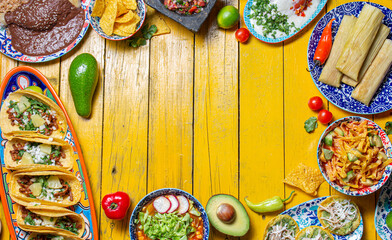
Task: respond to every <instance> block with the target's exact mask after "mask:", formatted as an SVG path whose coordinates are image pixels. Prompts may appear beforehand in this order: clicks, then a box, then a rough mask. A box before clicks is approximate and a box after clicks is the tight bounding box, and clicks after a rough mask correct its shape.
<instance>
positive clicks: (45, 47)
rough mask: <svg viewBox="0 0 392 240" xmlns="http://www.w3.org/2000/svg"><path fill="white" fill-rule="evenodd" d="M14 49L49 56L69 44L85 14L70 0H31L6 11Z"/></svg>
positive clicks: (30, 54) (26, 53)
mask: <svg viewBox="0 0 392 240" xmlns="http://www.w3.org/2000/svg"><path fill="white" fill-rule="evenodd" d="M5 20H6V22H7V24H8V29H9V32H10V34H11V37H12V38H11V43H12V46H13V47H14V48H15V50H17V51H19V52H22V53H23V54H25V55H29V56H42V55H49V54H52V53H55V52H58V51H60V50H61V49H63V48H65V47H67V46H69V45H70V44H71V43H72V42H73V41H74V40H75V39H76V38H77V37H78V35H79V33H80V32H81V31H82V28H83V24H84V20H85V16H84V11H83V9H81V8H77V7H75V6H74V5H73V4H72V3H71V2H69V1H68V0H30V1H29V2H28V3H26V4H23V5H21V6H19V7H18V8H17V9H15V10H14V11H12V12H7V13H6V14H5Z"/></svg>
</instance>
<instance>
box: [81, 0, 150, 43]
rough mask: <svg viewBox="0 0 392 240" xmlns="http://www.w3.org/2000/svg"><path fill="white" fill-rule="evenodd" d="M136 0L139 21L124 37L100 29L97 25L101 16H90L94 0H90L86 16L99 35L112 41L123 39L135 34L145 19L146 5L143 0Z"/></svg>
mask: <svg viewBox="0 0 392 240" xmlns="http://www.w3.org/2000/svg"><path fill="white" fill-rule="evenodd" d="M136 1H137V9H136V12H137V15H138V16H139V17H140V22H139V23H138V24H137V26H136V31H135V32H134V33H133V34H131V35H129V36H126V37H122V36H118V35H115V34H113V35H111V36H109V35H107V34H106V33H104V32H103V31H102V28H101V27H100V26H99V21H100V20H101V18H100V17H92V16H91V14H92V12H93V9H94V5H95V2H96V0H91V2H90V6H89V9H88V17H89V19H90V22H91V26H92V27H93V29H94V31H95V32H97V33H98V34H99V35H100V36H101V37H103V38H106V39H109V40H114V41H120V40H124V39H127V38H130V37H132V36H133V35H135V34H136V33H137V32H138V31H139V30H140V28H141V27H142V26H143V23H144V20H145V19H146V13H147V9H146V5H145V3H144V1H143V0H136Z"/></svg>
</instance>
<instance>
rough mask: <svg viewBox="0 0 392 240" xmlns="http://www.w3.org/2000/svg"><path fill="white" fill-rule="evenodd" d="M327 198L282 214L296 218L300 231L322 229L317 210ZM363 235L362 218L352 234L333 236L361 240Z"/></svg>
mask: <svg viewBox="0 0 392 240" xmlns="http://www.w3.org/2000/svg"><path fill="white" fill-rule="evenodd" d="M326 198H327V197H321V198H316V199H313V200H310V201H307V202H304V203H301V204H299V205H297V206H295V207H292V208H290V209H288V210H286V211H284V212H282V213H281V215H282V214H286V215H289V216H291V217H292V218H294V220H295V221H296V222H297V223H298V226H299V229H300V230H302V229H304V228H306V227H310V226H319V227H321V223H320V221H319V220H318V218H317V209H318V205H319V204H320V203H321V202H322V201H324V200H325V199H326ZM362 234H363V220H362V216H361V223H360V224H359V227H358V228H357V229H356V230H355V231H354V232H352V233H351V234H348V235H345V236H339V235H335V234H332V235H333V237H334V238H335V240H359V239H361V237H362Z"/></svg>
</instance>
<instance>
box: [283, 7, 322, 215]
mask: <svg viewBox="0 0 392 240" xmlns="http://www.w3.org/2000/svg"><path fill="white" fill-rule="evenodd" d="M323 12H324V11H323ZM320 18H321V16H320V15H319V16H318V17H317V18H316V19H315V21H314V22H313V23H311V24H310V25H309V26H308V27H306V28H305V29H304V31H303V32H301V33H300V34H299V35H298V37H296V38H294V39H292V40H289V41H288V42H287V43H285V46H284V120H285V128H284V129H285V130H284V131H285V137H284V139H285V176H287V175H288V174H289V173H290V172H291V171H292V169H294V168H295V167H297V166H298V164H299V163H301V162H302V163H304V164H305V165H307V166H310V167H312V168H315V169H318V164H317V155H316V153H317V144H318V141H319V138H320V135H321V134H322V133H323V131H324V129H325V125H323V124H321V123H320V122H319V123H318V127H317V129H316V130H315V131H314V132H313V133H307V132H306V131H305V129H304V122H305V121H306V120H307V119H308V118H310V117H317V112H314V111H312V110H310V109H309V107H308V105H307V103H308V101H309V98H311V97H313V96H320V97H322V95H321V94H320V93H319V91H318V90H317V88H316V86H315V84H314V83H313V81H312V78H311V75H310V74H309V72H307V71H306V67H307V47H308V44H307V42H308V40H309V38H310V35H311V32H312V29H313V28H314V26H315V25H316V23H317V21H318V20H319V19H320ZM323 101H324V107H327V104H326V103H327V102H326V100H325V99H324V98H323ZM292 190H296V193H297V194H296V196H295V197H294V198H293V200H292V201H291V202H290V203H289V204H287V205H286V208H290V207H293V206H295V205H298V204H300V203H302V202H305V201H309V200H311V199H313V196H310V195H308V194H306V193H304V192H303V191H301V190H299V189H296V188H293V187H291V186H288V185H286V187H285V193H286V195H287V194H289V193H290V192H291V191H292ZM328 195H329V185H328V184H327V183H326V182H324V183H323V184H322V185H321V186H320V188H319V190H318V195H317V196H316V197H321V196H328Z"/></svg>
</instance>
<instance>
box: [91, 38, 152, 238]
mask: <svg viewBox="0 0 392 240" xmlns="http://www.w3.org/2000/svg"><path fill="white" fill-rule="evenodd" d="M104 59H105V60H104V62H105V63H104V67H105V72H104V79H103V83H104V104H103V105H104V112H103V113H104V118H103V153H102V186H101V196H102V197H103V196H104V195H106V194H108V193H112V192H116V191H124V192H127V193H128V194H129V195H130V197H131V200H132V207H135V205H136V203H137V202H138V201H139V200H140V199H141V198H142V197H143V196H144V195H145V194H146V175H147V126H148V68H149V47H148V46H144V47H140V48H138V49H136V50H135V49H132V48H130V47H129V46H128V45H127V43H126V42H124V41H123V42H114V41H106V54H105V58H104ZM97 141H100V139H97ZM97 161H99V159H97ZM130 214H131V211H129V214H128V217H127V218H126V219H129V216H130ZM126 219H124V220H123V221H114V220H110V219H108V218H107V217H106V216H105V214H104V212H103V211H101V239H113V240H117V239H129V233H128V227H129V225H128V221H127V220H126Z"/></svg>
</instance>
